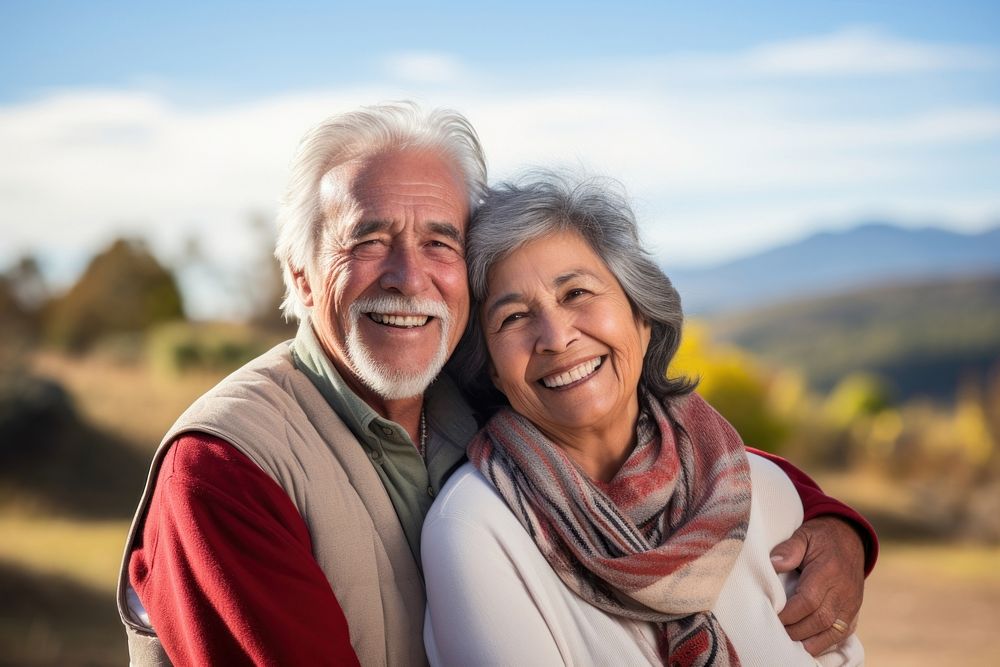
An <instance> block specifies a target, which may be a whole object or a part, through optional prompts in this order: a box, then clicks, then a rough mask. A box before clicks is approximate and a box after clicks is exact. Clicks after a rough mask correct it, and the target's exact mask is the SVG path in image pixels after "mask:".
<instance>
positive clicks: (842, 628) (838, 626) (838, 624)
mask: <svg viewBox="0 0 1000 667" xmlns="http://www.w3.org/2000/svg"><path fill="white" fill-rule="evenodd" d="M830 627H832V628H833V629H834V630H836V631H837V632H839V633H840V634H844V633H845V632H847V623H844V622H843V621H842V620H840V619H839V618H838V619H837V620H835V621H834V622H833V625H832V626H830Z"/></svg>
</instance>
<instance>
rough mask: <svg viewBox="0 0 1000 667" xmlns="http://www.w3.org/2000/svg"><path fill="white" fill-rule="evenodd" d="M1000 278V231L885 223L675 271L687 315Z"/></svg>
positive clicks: (999, 228)
mask: <svg viewBox="0 0 1000 667" xmlns="http://www.w3.org/2000/svg"><path fill="white" fill-rule="evenodd" d="M984 273H1000V227H997V228H994V229H992V230H989V231H986V232H982V233H979V234H961V233H956V232H951V231H946V230H943V229H935V228H925V229H906V228H902V227H897V226H893V225H889V224H884V223H871V224H865V225H861V226H859V227H856V228H854V229H851V230H848V231H843V232H826V233H821V234H816V235H814V236H811V237H809V238H807V239H804V240H802V241H799V242H797V243H792V244H788V245H784V246H781V247H777V248H773V249H771V250H767V251H765V252H762V253H759V254H756V255H752V256H749V257H744V258H741V259H737V260H734V261H731V262H727V263H724V264H719V265H716V266H709V267H703V268H697V269H676V270H670V268H669V267H667V275H669V276H670V277H671V278H672V279H673V281H674V284H675V285H676V286H677V288H678V289H679V290H680V292H681V296H682V298H683V301H684V310H685V312H688V313H692V314H715V313H722V312H726V311H732V310H737V309H739V310H746V309H749V308H753V307H757V306H762V305H766V304H773V303H779V302H782V301H788V300H791V299H796V298H799V297H804V296H809V295H814V294H833V293H836V292H842V291H845V290H850V289H856V288H860V287H864V286H868V285H875V284H884V283H886V282H888V281H892V282H900V281H904V280H905V281H912V280H920V279H927V278H944V277H949V276H951V277H953V276H958V275H974V274H984Z"/></svg>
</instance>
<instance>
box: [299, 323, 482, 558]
mask: <svg viewBox="0 0 1000 667" xmlns="http://www.w3.org/2000/svg"><path fill="white" fill-rule="evenodd" d="M291 351H292V359H293V360H294V363H295V367H296V368H297V369H298V370H299V371H301V372H302V373H304V374H305V375H306V376H307V377H308V378H309V379H310V380H311V381H312V383H313V384H314V385H315V386H316V388H317V389H318V390H319V392H320V393H321V394H322V395H323V397H324V398H325V399H326V400H327V402H328V403H329V404H330V407H331V408H333V411H334V412H336V413H337V416H339V417H340V418H341V419H342V420H343V422H344V424H346V425H347V428H349V429H350V430H351V432H352V433H353V434H354V436H355V437H356V438H357V439H358V442H359V443H361V446H362V447H364V448H365V451H366V452H367V453H368V458H369V460H371V462H372V465H373V466H374V467H375V471H376V472H377V473H378V476H379V478H380V479H381V480H382V484H383V485H384V486H385V490H386V492H387V493H388V494H389V500H391V501H392V505H393V507H394V508H395V510H396V515H397V516H398V517H399V523H400V525H401V526H402V527H403V532H404V533H405V534H406V540H407V542H408V543H409V545H410V550H411V551H413V557H414V558H416V560H417V563H418V564H419V563H420V529H421V527H422V526H423V523H424V517H425V516H426V515H427V510H429V509H430V507H431V503H433V502H434V496H436V495H437V494H438V492H439V491H440V490H441V487H442V486H443V485H444V482H445V480H446V479H447V478H448V475H450V474H451V472H452V471H453V470H454V469H455V468H456V467H457V466H458V465H459V464H460V463H462V461H463V460H464V459H465V445H466V443H467V442H468V441H469V440H470V439H471V438H472V436H473V435H474V434H475V433H476V421H475V419H474V418H473V416H472V410H471V409H470V408H469V405H468V403H466V402H465V399H464V398H462V395H461V394H460V393H459V391H458V388H457V387H456V386H455V384H454V383H453V382H452V381H451V379H450V378H448V377H447V376H445V375H442V376H441V377H439V378H438V379H437V380H435V382H434V384H432V385H431V386H430V387H429V388H428V390H427V392H426V393H425V394H424V410H425V414H426V417H427V462H426V464H425V463H424V460H423V459H422V458H421V456H420V452H418V451H417V448H416V447H415V446H414V444H413V441H412V440H411V439H410V436H409V434H408V433H407V432H406V429H404V428H403V427H402V426H400V425H399V424H397V423H396V422H394V421H390V420H388V419H385V418H384V417H382V416H380V415H379V414H378V413H377V412H375V410H373V409H372V408H371V406H369V405H368V404H367V403H365V402H364V401H363V400H361V398H360V397H359V396H358V395H357V394H355V393H354V392H353V391H351V388H350V387H348V386H347V383H346V382H344V379H343V378H342V377H340V374H339V373H337V371H336V369H334V367H333V364H332V363H330V359H329V358H328V357H327V356H326V353H325V352H324V351H323V348H322V346H321V345H320V343H319V340H317V338H316V334H315V333H314V332H313V329H312V325H311V324H310V323H309V322H308V321H303V323H302V324H301V325H300V326H299V331H298V333H297V334H296V336H295V340H293V341H292V345H291ZM401 353H402V351H401Z"/></svg>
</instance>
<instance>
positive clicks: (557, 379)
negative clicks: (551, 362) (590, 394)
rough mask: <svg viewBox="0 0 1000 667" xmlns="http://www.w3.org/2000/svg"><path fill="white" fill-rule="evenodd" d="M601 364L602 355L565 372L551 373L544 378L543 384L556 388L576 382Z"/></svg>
mask: <svg viewBox="0 0 1000 667" xmlns="http://www.w3.org/2000/svg"><path fill="white" fill-rule="evenodd" d="M600 365H601V357H594V358H593V359H591V360H590V361H585V362H583V363H582V364H580V365H579V366H577V367H575V368H571V369H569V370H568V371H566V372H565V373H559V374H558V375H549V376H548V377H544V378H542V384H544V385H545V386H546V387H548V388H549V389H555V388H556V387H562V386H564V385H567V384H569V383H570V382H576V381H577V380H582V379H583V378H585V377H587V376H588V375H590V374H591V373H593V372H594V371H595V370H597V367H598V366H600Z"/></svg>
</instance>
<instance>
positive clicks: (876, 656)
mask: <svg viewBox="0 0 1000 667" xmlns="http://www.w3.org/2000/svg"><path fill="white" fill-rule="evenodd" d="M34 368H35V370H36V372H38V373H39V374H42V375H47V376H49V377H53V378H55V379H58V380H59V382H61V383H62V384H63V386H65V387H66V388H67V389H68V390H69V392H70V393H71V394H72V396H73V397H74V399H75V402H76V407H77V410H78V411H79V412H80V414H81V416H82V417H83V418H84V419H85V420H86V421H87V422H88V423H89V424H92V425H93V426H94V427H95V428H96V429H97V431H98V432H99V433H107V434H109V437H114V438H116V439H119V440H121V441H123V442H127V443H132V445H131V446H133V447H134V448H135V449H136V450H138V451H137V453H139V454H141V455H142V456H148V455H149V454H150V453H151V452H152V449H153V447H155V445H156V442H157V440H158V439H159V437H160V434H161V433H162V432H163V431H164V430H165V429H166V428H167V426H169V424H170V423H171V421H172V420H173V419H174V418H175V417H176V416H177V414H179V412H180V411H181V410H182V409H183V408H184V407H186V405H187V404H188V402H189V401H190V400H191V398H192V397H193V396H195V395H197V394H198V393H199V392H201V391H203V390H204V389H206V388H208V387H209V386H211V385H212V384H214V382H215V381H216V380H217V379H218V377H217V376H209V375H186V376H182V377H172V376H157V375H155V374H151V373H149V372H148V371H146V369H144V368H143V367H139V366H117V365H114V364H110V363H108V362H107V361H100V360H98V359H89V360H67V359H65V358H62V357H56V356H42V357H39V358H38V359H37V360H36V363H35V364H34ZM97 470H103V471H104V472H103V474H104V475H106V476H108V477H106V478H105V479H100V478H97V479H91V480H89V481H88V482H87V483H88V484H93V485H101V484H105V483H108V482H109V480H110V478H111V477H113V476H115V475H116V471H118V470H119V468H117V467H116V466H115V465H114V463H113V462H112V463H109V464H108V465H106V466H104V467H103V468H101V467H98V468H97ZM128 474H130V475H131V474H134V472H131V471H130V472H129V473H128ZM827 481H828V482H829V484H828V485H827V487H828V489H830V490H831V491H833V492H834V493H835V494H836V495H838V496H840V497H843V498H845V499H847V500H849V501H852V502H856V503H857V504H858V506H859V507H861V508H862V509H863V510H864V511H866V513H868V512H871V514H870V515H871V516H873V517H875V518H876V523H878V520H879V518H881V517H883V516H890V517H891V516H897V515H898V514H900V513H905V512H907V511H909V510H908V506H907V504H906V503H905V502H904V500H903V498H902V496H901V494H900V492H899V490H898V489H894V488H893V487H892V486H891V485H887V483H886V482H885V480H881V481H873V480H871V479H867V478H857V479H855V478H852V477H851V476H843V475H840V476H836V477H829V478H828V479H826V480H824V483H826V482H827ZM141 483H142V480H135V481H134V486H135V488H136V492H135V493H136V494H137V493H138V488H139V487H140V486H141ZM134 500H135V499H134V498H131V497H129V498H127V499H123V501H122V506H121V508H120V510H119V511H118V512H116V513H112V515H111V516H100V517H94V516H81V515H78V514H74V513H73V512H67V511H51V510H49V509H46V507H45V505H44V503H42V504H38V503H17V502H9V503H6V504H4V505H3V506H2V507H0V600H3V605H0V665H26V666H35V665H39V666H40V665H122V664H126V657H125V656H126V653H125V644H124V639H123V635H122V632H121V630H120V627H119V625H118V620H117V615H116V612H115V608H114V599H113V598H114V595H113V592H114V581H115V571H116V569H117V567H118V562H119V559H120V557H121V547H122V542H123V540H124V536H125V532H126V530H127V527H128V519H129V516H130V514H131V511H132V508H131V503H133V502H134ZM918 518H919V517H910V519H913V520H916V519H918ZM898 523H899V522H897V524H898ZM903 524H904V525H905V522H903ZM889 537H890V539H886V540H885V541H884V542H883V546H882V555H881V558H880V560H879V564H878V566H877V568H876V570H875V572H874V574H873V575H872V576H871V578H870V579H869V582H868V587H867V590H866V596H865V605H864V609H863V611H862V619H861V623H860V627H859V632H860V634H861V638H862V640H863V642H864V644H865V647H866V650H867V654H868V664H871V665H908V666H909V665H912V666H921V665H984V666H985V665H997V664H1000V632H997V630H996V628H997V627H1000V548H998V547H984V546H977V545H959V544H942V543H933V542H931V543H927V542H922V543H917V542H914V541H913V540H910V539H907V536H906V535H905V534H901V533H900V532H899V530H898V529H893V530H892V531H889Z"/></svg>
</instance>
